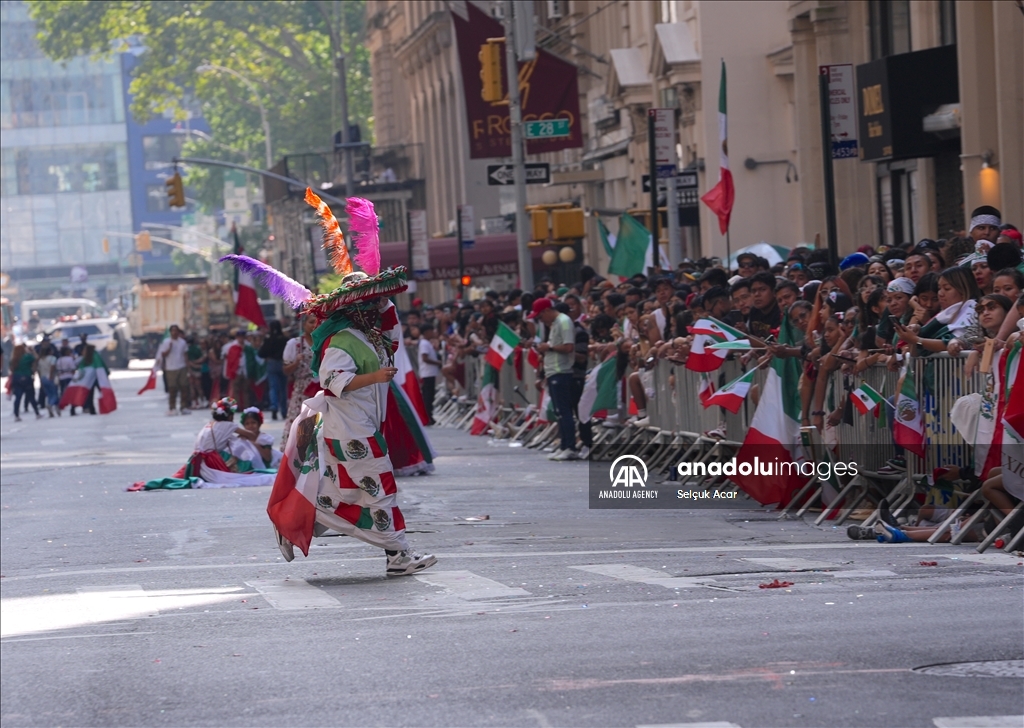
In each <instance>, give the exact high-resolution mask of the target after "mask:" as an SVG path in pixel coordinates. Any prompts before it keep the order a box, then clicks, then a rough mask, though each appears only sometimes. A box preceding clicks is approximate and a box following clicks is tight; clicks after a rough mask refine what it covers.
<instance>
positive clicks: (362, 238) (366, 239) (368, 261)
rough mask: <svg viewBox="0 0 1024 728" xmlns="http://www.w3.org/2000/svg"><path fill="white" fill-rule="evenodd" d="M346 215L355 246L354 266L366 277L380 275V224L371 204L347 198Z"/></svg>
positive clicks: (359, 198) (360, 199)
mask: <svg viewBox="0 0 1024 728" xmlns="http://www.w3.org/2000/svg"><path fill="white" fill-rule="evenodd" d="M345 212H347V213H348V232H349V235H350V236H351V237H352V240H353V241H354V242H355V245H356V254H355V256H353V257H354V259H355V262H356V265H358V266H359V267H360V268H362V269H363V273H365V274H366V275H368V276H375V275H377V274H378V273H380V234H379V232H378V230H379V229H380V223H379V222H378V221H377V213H376V212H374V210H373V203H372V202H370V201H369V200H366V199H363V198H362V197H349V198H348V204H347V205H346V207H345Z"/></svg>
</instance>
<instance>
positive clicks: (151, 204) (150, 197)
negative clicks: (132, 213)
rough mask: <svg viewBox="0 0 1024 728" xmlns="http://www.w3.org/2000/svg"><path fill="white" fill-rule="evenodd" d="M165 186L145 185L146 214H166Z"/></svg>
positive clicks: (167, 208)
mask: <svg viewBox="0 0 1024 728" xmlns="http://www.w3.org/2000/svg"><path fill="white" fill-rule="evenodd" d="M170 209H171V208H170V207H168V205H167V186H166V185H146V212H167V211H168V210H170Z"/></svg>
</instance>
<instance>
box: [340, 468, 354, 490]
mask: <svg viewBox="0 0 1024 728" xmlns="http://www.w3.org/2000/svg"><path fill="white" fill-rule="evenodd" d="M338 487H339V488H358V487H359V486H358V485H356V481H354V480H352V477H351V476H350V475H349V474H348V471H347V470H345V467H344V466H343V465H341V464H340V463H339V465H338Z"/></svg>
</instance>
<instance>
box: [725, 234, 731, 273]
mask: <svg viewBox="0 0 1024 728" xmlns="http://www.w3.org/2000/svg"><path fill="white" fill-rule="evenodd" d="M731 257H732V240H730V239H729V228H726V229H725V264H726V265H728V266H729V272H730V273H731V272H732V265H731V264H730V263H729V258H731Z"/></svg>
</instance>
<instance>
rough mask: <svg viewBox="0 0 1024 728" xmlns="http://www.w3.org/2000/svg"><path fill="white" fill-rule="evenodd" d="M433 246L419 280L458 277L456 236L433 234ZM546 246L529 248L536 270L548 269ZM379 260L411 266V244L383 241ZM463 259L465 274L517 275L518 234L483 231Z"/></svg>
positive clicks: (388, 264) (383, 262)
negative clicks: (426, 269) (544, 258)
mask: <svg viewBox="0 0 1024 728" xmlns="http://www.w3.org/2000/svg"><path fill="white" fill-rule="evenodd" d="M428 247H429V250H430V273H429V274H428V275H426V276H420V277H419V280H425V281H433V280H451V279H455V278H458V277H459V249H458V248H457V247H456V246H455V238H434V239H433V240H431V241H430V242H429V244H428ZM544 250H545V248H544V247H534V248H530V257H531V258H532V260H533V270H534V271H535V272H538V273H539V272H541V271H545V270H547V269H548V267H547V266H546V265H544V264H543V263H542V262H541V255H542V254H543V253H544ZM380 262H381V266H382V267H389V266H396V265H404V266H406V267H408V266H409V245H408V243H405V242H400V243H381V246H380ZM463 263H464V266H465V273H466V275H470V276H473V277H474V278H478V277H481V276H493V275H506V274H511V275H518V273H519V263H518V259H517V253H516V236H515V235H510V234H507V233H506V234H504V235H482V236H480V237H478V238H477V239H476V241H475V242H474V244H473V247H472V248H466V249H464V250H463Z"/></svg>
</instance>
